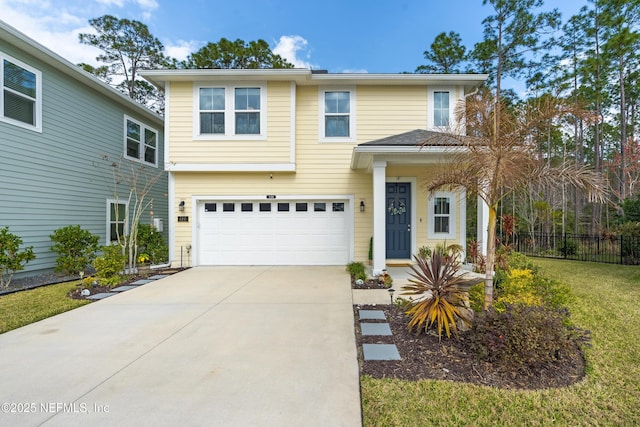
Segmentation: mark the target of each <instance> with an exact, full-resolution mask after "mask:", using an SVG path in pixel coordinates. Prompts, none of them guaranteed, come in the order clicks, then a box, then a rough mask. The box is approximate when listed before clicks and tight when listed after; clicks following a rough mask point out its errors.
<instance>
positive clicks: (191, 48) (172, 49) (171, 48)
mask: <svg viewBox="0 0 640 427" xmlns="http://www.w3.org/2000/svg"><path fill="white" fill-rule="evenodd" d="M201 45H202V43H201V42H198V41H195V40H190V41H185V40H178V41H177V42H175V43H174V42H167V43H164V52H165V53H166V54H167V55H169V56H170V57H172V58H176V59H177V60H179V61H182V60H185V59H187V56H189V55H190V54H191V53H193V52H196V51H197V50H198V49H199V48H200V46H201Z"/></svg>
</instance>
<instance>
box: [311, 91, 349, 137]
mask: <svg viewBox="0 0 640 427" xmlns="http://www.w3.org/2000/svg"><path fill="white" fill-rule="evenodd" d="M318 101H319V109H318V110H319V124H318V127H319V129H320V131H319V133H320V140H321V141H325V142H343V141H346V142H349V141H355V136H356V135H355V89H353V88H352V89H343V88H337V89H327V88H320V93H319V99H318Z"/></svg>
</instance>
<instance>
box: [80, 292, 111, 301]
mask: <svg viewBox="0 0 640 427" xmlns="http://www.w3.org/2000/svg"><path fill="white" fill-rule="evenodd" d="M113 295H116V294H114V293H113V292H102V293H100V294H93V295H89V296H88V297H87V299H104V298H108V297H110V296H113Z"/></svg>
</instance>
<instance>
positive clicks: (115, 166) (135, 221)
mask: <svg viewBox="0 0 640 427" xmlns="http://www.w3.org/2000/svg"><path fill="white" fill-rule="evenodd" d="M105 160H107V161H108V160H109V159H108V157H105ZM110 166H111V167H112V173H113V195H114V199H115V208H116V212H115V216H116V218H120V216H119V212H118V206H119V205H120V202H119V200H120V188H122V187H125V188H126V191H128V193H129V194H128V196H127V206H128V207H129V218H130V219H131V222H130V224H129V233H128V234H127V235H126V236H121V235H120V227H116V233H117V237H118V244H119V245H120V247H121V248H122V253H123V254H126V255H127V265H126V268H127V269H128V270H129V271H134V269H135V266H136V261H137V257H138V236H139V233H138V225H139V224H140V218H141V217H142V214H143V213H144V212H145V211H146V210H147V209H149V207H150V206H151V205H152V203H153V199H147V196H148V195H149V192H150V191H151V189H152V188H153V186H154V185H155V183H157V182H158V180H159V179H160V178H161V177H162V174H163V173H164V172H163V171H162V170H160V171H158V172H154V171H152V170H150V169H149V168H146V167H144V166H142V165H140V164H136V163H134V162H130V161H128V160H125V159H122V158H121V159H120V161H119V162H112V163H110ZM151 215H153V213H152V212H151ZM127 220H128V219H127Z"/></svg>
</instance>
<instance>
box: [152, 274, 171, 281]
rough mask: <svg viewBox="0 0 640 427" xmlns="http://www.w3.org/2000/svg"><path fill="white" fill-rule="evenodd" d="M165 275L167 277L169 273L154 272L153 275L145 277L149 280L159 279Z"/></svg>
mask: <svg viewBox="0 0 640 427" xmlns="http://www.w3.org/2000/svg"><path fill="white" fill-rule="evenodd" d="M165 277H169V275H168V274H156V275H155V276H151V277H147V279H149V280H160V279H164V278H165Z"/></svg>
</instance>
